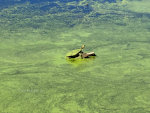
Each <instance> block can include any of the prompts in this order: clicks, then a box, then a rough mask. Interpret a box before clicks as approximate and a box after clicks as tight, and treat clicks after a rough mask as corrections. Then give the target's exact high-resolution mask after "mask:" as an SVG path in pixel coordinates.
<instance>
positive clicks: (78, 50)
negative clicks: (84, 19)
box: [66, 45, 85, 58]
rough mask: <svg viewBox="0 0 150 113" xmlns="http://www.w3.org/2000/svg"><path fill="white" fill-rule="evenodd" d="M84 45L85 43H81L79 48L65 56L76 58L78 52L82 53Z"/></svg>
mask: <svg viewBox="0 0 150 113" xmlns="http://www.w3.org/2000/svg"><path fill="white" fill-rule="evenodd" d="M84 47H85V45H82V46H81V48H80V49H75V50H73V51H71V52H69V53H67V55H66V57H68V58H76V57H78V56H80V55H79V53H83V52H82V50H83V48H84Z"/></svg>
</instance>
